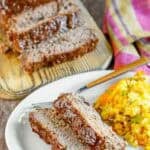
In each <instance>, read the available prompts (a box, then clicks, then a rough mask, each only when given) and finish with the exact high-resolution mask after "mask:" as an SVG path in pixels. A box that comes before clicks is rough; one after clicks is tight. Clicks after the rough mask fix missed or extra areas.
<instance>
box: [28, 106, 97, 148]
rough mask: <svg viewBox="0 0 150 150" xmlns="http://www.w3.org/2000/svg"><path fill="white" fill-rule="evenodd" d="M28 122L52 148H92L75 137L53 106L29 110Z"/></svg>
mask: <svg viewBox="0 0 150 150" xmlns="http://www.w3.org/2000/svg"><path fill="white" fill-rule="evenodd" d="M29 122H30V125H31V128H32V130H33V131H34V132H35V133H37V134H38V135H39V136H40V137H41V138H42V139H43V140H44V141H45V142H46V143H47V144H51V145H52V150H94V149H91V148H90V147H89V146H88V145H86V144H82V143H81V142H80V141H79V140H78V139H77V138H76V136H75V135H74V134H73V132H72V130H71V128H70V126H69V125H68V124H67V123H65V122H64V121H63V120H62V119H61V117H60V116H59V114H57V112H56V111H55V109H54V108H50V109H39V110H36V111H33V112H31V113H30V114H29ZM97 150H98V149H97Z"/></svg>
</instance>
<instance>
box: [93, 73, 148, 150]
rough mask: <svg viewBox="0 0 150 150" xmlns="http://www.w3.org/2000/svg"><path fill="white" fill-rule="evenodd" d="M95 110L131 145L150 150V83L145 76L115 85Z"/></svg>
mask: <svg viewBox="0 0 150 150" xmlns="http://www.w3.org/2000/svg"><path fill="white" fill-rule="evenodd" d="M94 107H95V109H96V110H97V111H98V112H99V113H100V115H101V117H102V119H103V120H104V121H105V122H106V123H108V124H109V125H111V126H112V128H113V130H114V131H115V132H116V133H118V134H119V135H121V136H123V137H124V139H125V140H127V141H128V142H129V143H130V144H131V145H133V146H143V147H144V149H145V150H150V82H149V81H148V78H147V77H146V75H144V73H142V72H138V73H137V74H136V75H134V76H133V77H130V78H126V79H122V80H120V81H118V82H117V83H115V84H113V85H112V86H111V87H109V88H108V89H107V90H106V92H105V93H104V94H102V95H101V96H100V97H99V98H98V99H97V101H96V102H95V104H94Z"/></svg>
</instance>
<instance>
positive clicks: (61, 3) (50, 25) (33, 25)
mask: <svg viewBox="0 0 150 150" xmlns="http://www.w3.org/2000/svg"><path fill="white" fill-rule="evenodd" d="M78 14H79V8H78V7H77V6H76V5H75V4H74V3H72V1H70V0H55V1H52V0H51V2H50V3H46V4H44V5H40V6H38V7H36V8H35V9H28V10H26V11H23V12H22V13H20V14H18V15H13V16H11V17H6V16H5V17H6V18H7V19H6V18H5V17H4V16H3V15H1V14H0V18H2V19H1V20H2V21H1V22H0V27H1V29H2V30H3V32H4V33H5V36H6V37H5V38H6V39H7V41H9V47H11V49H13V51H17V52H20V50H21V46H22V45H20V42H19V40H21V41H23V43H24V45H23V46H25V45H27V44H28V41H30V40H31V41H32V42H34V43H35V42H39V41H41V40H45V39H46V38H47V37H48V36H49V35H53V34H55V33H57V32H59V31H64V30H67V29H68V28H74V27H76V26H77V25H78V23H79V17H78ZM2 16H3V17H2ZM6 20H7V21H6ZM7 45H8V44H7Z"/></svg>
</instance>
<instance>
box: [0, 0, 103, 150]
mask: <svg viewBox="0 0 150 150" xmlns="http://www.w3.org/2000/svg"><path fill="white" fill-rule="evenodd" d="M82 1H83V3H84V4H85V6H86V7H87V8H88V10H89V12H90V13H91V15H92V16H93V17H94V19H95V20H96V22H97V24H98V26H101V25H102V18H103V13H104V0H94V1H93V0H82ZM17 104H19V101H5V100H1V99H0V150H7V147H6V144H5V139H4V132H5V125H6V122H7V119H8V117H9V115H10V113H11V112H12V111H13V109H14V108H15V107H16V106H17Z"/></svg>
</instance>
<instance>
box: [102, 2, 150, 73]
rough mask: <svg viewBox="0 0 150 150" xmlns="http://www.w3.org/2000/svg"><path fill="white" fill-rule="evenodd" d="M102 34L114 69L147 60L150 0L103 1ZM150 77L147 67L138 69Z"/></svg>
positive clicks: (148, 51) (148, 55) (149, 69)
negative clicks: (110, 50)
mask: <svg viewBox="0 0 150 150" xmlns="http://www.w3.org/2000/svg"><path fill="white" fill-rule="evenodd" d="M103 31H104V33H105V34H108V36H109V38H110V41H111V44H112V47H113V50H114V56H115V65H114V68H115V69H118V68H120V67H121V66H124V65H126V64H129V63H131V62H133V61H135V60H137V59H139V58H140V57H141V56H146V57H149V58H150V0H106V9H105V17H104V24H103ZM138 69H140V70H144V71H145V72H146V73H148V74H149V75H150V66H149V65H146V66H143V67H140V68H138Z"/></svg>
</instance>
